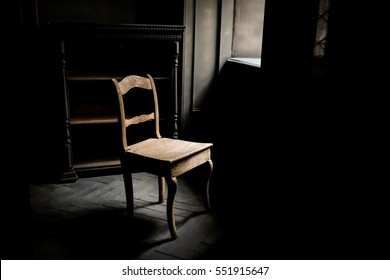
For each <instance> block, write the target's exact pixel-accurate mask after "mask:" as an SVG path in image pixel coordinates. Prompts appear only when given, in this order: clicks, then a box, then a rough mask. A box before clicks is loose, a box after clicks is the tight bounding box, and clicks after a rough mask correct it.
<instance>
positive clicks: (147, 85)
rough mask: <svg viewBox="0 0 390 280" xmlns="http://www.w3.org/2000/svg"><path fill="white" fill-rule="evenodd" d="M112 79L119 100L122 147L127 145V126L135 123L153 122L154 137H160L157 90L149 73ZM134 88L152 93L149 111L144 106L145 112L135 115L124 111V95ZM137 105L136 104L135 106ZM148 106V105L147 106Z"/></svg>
mask: <svg viewBox="0 0 390 280" xmlns="http://www.w3.org/2000/svg"><path fill="white" fill-rule="evenodd" d="M112 81H113V82H114V84H115V87H116V91H117V94H118V102H119V123H120V126H121V131H122V145H123V148H124V149H126V148H127V147H128V146H129V145H128V136H127V130H128V127H129V126H132V125H137V124H141V123H145V122H150V121H153V122H154V130H155V136H154V137H156V138H161V135H160V125H159V108H158V98H157V91H156V86H155V84H154V80H153V78H152V76H151V75H149V74H147V77H142V76H138V75H129V76H127V77H125V78H123V79H122V80H121V81H118V80H116V79H112ZM136 88H138V89H142V91H139V92H141V93H142V94H147V93H150V94H153V101H154V106H153V109H152V110H151V111H150V109H149V111H147V109H146V108H144V109H145V112H139V111H138V113H137V115H134V114H129V112H128V111H126V109H127V108H126V102H125V99H124V98H125V95H126V94H131V93H134V92H137V90H135V89H136ZM135 107H137V106H135ZM139 108H142V106H139V107H138V109H139ZM149 108H150V107H149Z"/></svg>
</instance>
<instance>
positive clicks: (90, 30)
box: [40, 23, 185, 41]
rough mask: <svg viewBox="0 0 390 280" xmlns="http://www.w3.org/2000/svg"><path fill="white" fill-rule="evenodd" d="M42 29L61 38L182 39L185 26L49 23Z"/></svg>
mask: <svg viewBox="0 0 390 280" xmlns="http://www.w3.org/2000/svg"><path fill="white" fill-rule="evenodd" d="M40 29H41V30H42V31H43V32H44V33H46V32H48V33H49V34H50V36H56V37H61V38H77V37H79V38H103V39H133V40H134V39H135V40H168V41H169V40H170V41H181V40H182V38H183V32H184V30H185V27H184V26H181V25H151V24H142V25H141V24H116V25H102V24H72V23H48V24H46V25H42V26H41V27H40Z"/></svg>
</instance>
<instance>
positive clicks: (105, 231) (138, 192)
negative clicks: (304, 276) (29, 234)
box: [30, 173, 222, 260]
mask: <svg viewBox="0 0 390 280" xmlns="http://www.w3.org/2000/svg"><path fill="white" fill-rule="evenodd" d="M133 182H134V197H135V199H134V200H135V212H134V213H135V214H134V220H133V222H132V223H130V222H129V220H128V219H127V215H126V211H125V209H126V200H125V190H124V185H123V177H122V175H110V176H101V177H92V178H82V179H79V180H78V181H77V182H75V183H66V184H33V185H30V194H31V209H32V220H33V226H32V227H33V241H34V250H33V251H34V258H35V259H168V260H169V259H172V260H175V259H210V258H219V256H217V255H215V256H214V253H213V252H214V247H213V246H214V244H215V243H216V241H217V240H218V239H219V238H220V237H221V234H222V229H221V228H220V226H219V222H218V218H217V215H216V213H214V212H213V211H211V212H204V207H203V203H202V200H201V197H200V195H199V194H198V193H200V192H198V190H197V189H196V187H194V186H191V180H189V179H188V178H187V179H186V178H179V188H178V192H177V194H176V202H175V205H174V206H175V210H174V211H175V217H176V224H177V229H178V235H179V238H178V239H176V240H172V239H170V235H169V230H168V226H167V219H166V202H164V203H163V204H159V203H157V200H158V192H157V178H156V177H155V176H154V175H151V174H147V173H138V174H134V176H133Z"/></svg>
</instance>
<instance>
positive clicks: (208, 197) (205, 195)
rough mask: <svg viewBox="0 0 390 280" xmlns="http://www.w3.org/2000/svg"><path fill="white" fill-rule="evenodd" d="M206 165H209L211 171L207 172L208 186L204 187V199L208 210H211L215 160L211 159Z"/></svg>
mask: <svg viewBox="0 0 390 280" xmlns="http://www.w3.org/2000/svg"><path fill="white" fill-rule="evenodd" d="M206 165H207V166H208V170H209V173H208V174H207V180H206V188H205V189H204V194H203V201H204V204H205V208H206V211H210V209H211V205H210V195H209V185H210V178H211V173H212V172H213V161H212V160H211V159H209V160H208V164H207V163H206Z"/></svg>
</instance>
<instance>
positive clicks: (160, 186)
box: [158, 176, 165, 203]
mask: <svg viewBox="0 0 390 280" xmlns="http://www.w3.org/2000/svg"><path fill="white" fill-rule="evenodd" d="M164 200H165V179H164V177H162V176H158V202H160V203H163V202H164Z"/></svg>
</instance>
